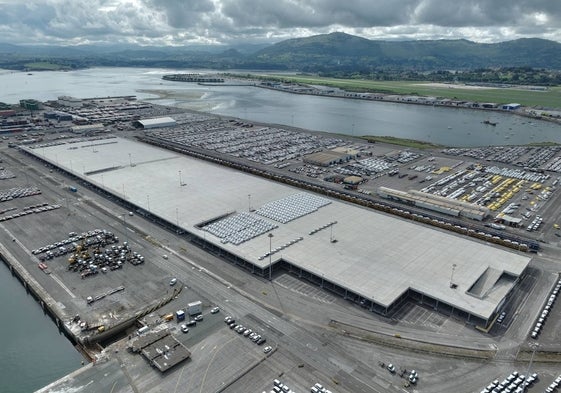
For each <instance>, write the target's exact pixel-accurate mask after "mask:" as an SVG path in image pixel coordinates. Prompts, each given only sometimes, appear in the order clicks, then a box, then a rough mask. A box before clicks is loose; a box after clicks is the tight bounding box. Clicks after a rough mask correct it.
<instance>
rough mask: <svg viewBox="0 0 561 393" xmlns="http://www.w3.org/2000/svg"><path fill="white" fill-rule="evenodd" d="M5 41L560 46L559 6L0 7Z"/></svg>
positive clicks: (473, 2) (336, 0)
mask: <svg viewBox="0 0 561 393" xmlns="http://www.w3.org/2000/svg"><path fill="white" fill-rule="evenodd" d="M0 8H1V12H0V32H1V33H2V36H3V37H4V40H11V41H12V42H15V43H18V42H19V43H21V42H53V43H65V42H66V43H74V44H75V43H80V42H139V43H143V44H154V45H159V44H178V45H181V44H185V43H188V42H207V43H225V44H229V43H234V42H241V41H248V42H277V41H280V40H282V39H287V38H292V37H302V36H309V35H314V34H322V33H329V32H332V31H345V32H347V33H350V34H358V35H361V36H363V37H366V38H370V39H387V38H389V39H433V38H467V39H472V40H476V41H484V42H493V41H501V40H505V39H513V38H518V37H521V36H525V35H526V36H533V37H543V38H549V39H555V40H557V41H561V1H558V0H509V1H508V2H507V1H504V0H462V1H460V2H456V1H452V0H393V1H388V0H346V1H342V0H275V1H272V0H271V1H268V0H134V1H132V0H26V1H25V2H22V1H20V0H0Z"/></svg>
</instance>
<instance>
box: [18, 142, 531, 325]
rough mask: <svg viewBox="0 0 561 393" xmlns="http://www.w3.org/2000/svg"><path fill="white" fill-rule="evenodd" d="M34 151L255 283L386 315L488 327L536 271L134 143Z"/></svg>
mask: <svg viewBox="0 0 561 393" xmlns="http://www.w3.org/2000/svg"><path fill="white" fill-rule="evenodd" d="M23 150H24V151H27V152H29V153H31V154H33V155H35V156H36V157H38V158H39V159H43V160H45V161H47V162H49V163H51V164H52V165H55V166H58V167H60V168H62V169H63V170H65V171H67V172H70V173H71V174H73V175H74V176H76V177H77V178H80V179H82V180H84V181H86V182H88V183H90V184H92V185H93V186H95V187H98V188H100V189H103V190H105V191H106V192H108V193H110V194H112V195H113V196H115V197H117V198H120V199H122V200H123V201H124V202H125V203H126V204H130V205H131V206H134V207H135V209H136V211H137V212H139V213H142V214H146V215H150V216H152V217H154V218H156V219H159V220H163V221H166V222H167V223H168V224H170V225H172V226H176V227H178V230H179V229H180V230H181V231H185V232H186V233H187V234H190V235H194V236H195V237H197V238H198V239H200V240H201V241H203V242H206V243H207V244H210V245H212V246H213V247H216V248H219V249H220V250H223V252H224V254H225V255H228V256H231V257H232V260H235V262H236V263H237V264H239V265H241V266H243V267H244V268H246V269H247V270H249V271H251V272H252V273H255V274H259V275H262V276H264V277H271V275H272V274H273V273H274V272H275V271H278V270H286V271H289V272H291V273H292V274H294V275H296V276H299V277H302V278H305V279H307V280H309V281H311V282H314V283H316V284H318V285H319V286H321V287H323V288H326V289H328V290H330V291H332V292H334V293H337V294H339V295H341V296H343V297H344V298H346V299H349V300H352V301H355V302H357V303H359V304H361V305H363V306H365V307H367V308H369V309H370V310H371V311H374V312H377V313H380V314H382V315H389V314H390V313H391V312H392V311H393V310H395V309H396V306H399V305H400V304H402V303H403V302H404V301H405V300H407V299H408V298H414V299H416V300H418V301H420V302H423V303H425V304H429V305H431V306H433V307H434V308H435V309H438V310H441V311H442V312H444V313H446V314H453V315H456V316H459V317H461V318H465V319H466V320H467V321H468V323H470V324H473V325H477V326H481V327H487V326H488V325H489V324H490V322H491V321H492V320H493V318H494V317H495V316H496V314H497V311H498V309H499V308H500V306H501V305H502V304H503V303H504V301H505V299H506V298H507V297H508V296H509V294H510V292H511V290H512V289H513V288H514V287H515V285H516V284H517V282H518V281H519V280H520V278H521V277H522V276H523V274H524V272H525V269H526V267H527V266H528V264H529V263H530V258H529V257H528V256H526V255H523V254H520V253H516V252H510V251H505V250H502V249H499V248H497V247H494V246H492V245H488V244H484V243H480V242H476V241H472V240H468V239H467V238H464V237H461V236H457V235H453V234H449V233H447V232H444V231H439V230H435V229H430V228H427V227H425V226H422V225H418V224H415V223H412V222H410V221H408V220H402V219H400V218H396V217H391V216H388V215H384V214H381V213H377V212H374V211H372V210H368V209H365V208H362V207H358V206H355V205H352V204H347V203H343V202H340V201H338V200H332V199H328V198H326V197H323V196H319V195H315V194H311V193H308V192H303V191H302V190H300V189H297V188H292V187H289V186H286V185H282V184H279V183H275V182H272V181H268V180H265V179H262V178H259V177H255V176H251V175H248V174H245V173H242V172H239V171H235V170H232V169H228V168H225V167H222V166H219V165H214V164H210V163H208V162H205V161H202V160H198V159H194V158H191V157H187V156H183V155H180V154H177V153H174V152H172V151H168V150H165V149H160V148H156V147H153V146H150V145H147V144H143V143H139V142H135V141H131V140H126V139H122V138H110V139H97V140H81V141H80V140H74V141H68V142H66V143H64V142H57V144H44V145H35V146H32V147H24V148H23ZM78 184H79V183H78Z"/></svg>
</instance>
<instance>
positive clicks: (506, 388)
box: [481, 371, 538, 393]
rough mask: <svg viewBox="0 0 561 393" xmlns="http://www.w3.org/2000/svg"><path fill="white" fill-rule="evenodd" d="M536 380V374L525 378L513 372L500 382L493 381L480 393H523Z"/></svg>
mask: <svg viewBox="0 0 561 393" xmlns="http://www.w3.org/2000/svg"><path fill="white" fill-rule="evenodd" d="M537 379H538V374H536V373H533V374H532V375H530V376H528V377H527V378H526V376H524V375H521V374H518V371H513V372H512V373H510V375H509V376H508V377H506V378H505V379H504V380H503V381H502V382H499V380H498V379H495V380H494V381H493V382H491V383H490V384H489V385H487V387H486V388H484V389H483V390H482V391H481V393H524V392H525V391H526V389H527V388H528V387H529V386H530V385H532V384H533V383H534V382H535V381H536V380H537Z"/></svg>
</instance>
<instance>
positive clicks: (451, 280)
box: [450, 263, 457, 289]
mask: <svg viewBox="0 0 561 393" xmlns="http://www.w3.org/2000/svg"><path fill="white" fill-rule="evenodd" d="M456 266H457V265H456V264H455V263H453V264H452V274H450V288H452V289H454V288H456V286H455V285H454V270H456Z"/></svg>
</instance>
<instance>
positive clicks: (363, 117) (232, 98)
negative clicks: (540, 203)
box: [0, 68, 561, 393]
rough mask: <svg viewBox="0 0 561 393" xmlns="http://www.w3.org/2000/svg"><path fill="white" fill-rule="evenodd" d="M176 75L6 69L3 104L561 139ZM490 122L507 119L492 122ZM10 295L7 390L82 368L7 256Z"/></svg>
mask: <svg viewBox="0 0 561 393" xmlns="http://www.w3.org/2000/svg"><path fill="white" fill-rule="evenodd" d="M172 72H196V71H195V70H181V71H178V70H161V69H138V68H94V69H88V70H80V71H75V72H36V73H33V74H32V75H28V74H27V73H21V72H11V71H4V70H0V101H2V102H7V103H17V102H18V101H19V100H20V99H22V98H35V99H38V100H51V99H56V98H57V97H58V96H60V95H70V96H74V97H80V98H87V97H104V96H116V95H136V96H137V97H138V98H141V99H149V100H153V102H155V103H158V104H163V105H176V106H180V107H185V108H189V109H194V110H203V111H209V112H213V113H216V114H220V115H227V116H235V117H241V118H245V119H248V120H253V121H261V122H270V123H277V124H286V125H293V126H296V127H302V128H307V129H313V130H318V131H328V132H335V133H341V134H348V135H356V136H358V135H391V136H396V137H401V138H410V139H417V140H424V141H430V142H434V143H439V144H443V145H449V146H484V145H500V144H525V143H530V142H540V141H554V142H559V143H561V127H559V125H555V124H552V123H548V122H539V121H530V120H529V119H526V118H522V117H517V116H512V115H507V114H501V113H492V112H480V111H473V110H465V109H464V110H462V109H449V108H433V107H425V106H416V105H404V104H392V103H380V102H367V101H358V100H346V99H336V98H327V97H314V96H301V95H293V94H288V93H280V92H275V91H271V90H265V89H259V88H252V87H241V86H220V87H205V86H198V85H193V84H188V83H179V82H169V81H163V80H162V79H161V76H162V75H163V74H166V73H172ZM147 91H149V92H147ZM150 92H151V93H150ZM484 120H491V121H493V122H498V125H497V126H496V127H492V126H488V125H484V124H482V122H483V121H484ZM0 299H1V300H0V315H2V323H1V324H0V348H2V350H3V351H2V355H1V356H0V392H1V393H12V392H18V393H19V392H22V393H23V392H30V391H33V390H35V389H38V388H40V387H43V386H45V385H47V384H48V383H50V382H52V381H54V380H56V379H58V378H60V377H61V376H63V375H65V374H67V373H69V372H71V371H72V370H74V369H76V368H78V367H80V362H81V360H82V358H81V356H80V354H79V353H78V352H77V351H76V350H75V349H74V348H73V347H72V345H71V344H70V342H69V341H68V340H67V339H66V338H65V337H64V336H62V335H60V334H59V333H58V330H57V328H56V326H55V325H54V323H53V322H52V321H51V319H49V318H48V317H47V316H45V315H44V314H43V312H42V310H41V308H40V307H39V305H38V304H37V303H36V302H35V301H34V299H33V298H31V297H30V296H28V295H27V294H26V292H25V290H24V288H23V286H22V285H21V284H20V283H19V281H17V280H16V279H15V278H13V277H12V276H11V275H10V273H9V271H8V269H7V268H6V266H5V265H4V264H3V263H1V262H0ZM6 299H9V301H6Z"/></svg>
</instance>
